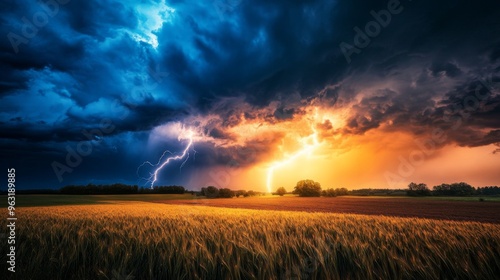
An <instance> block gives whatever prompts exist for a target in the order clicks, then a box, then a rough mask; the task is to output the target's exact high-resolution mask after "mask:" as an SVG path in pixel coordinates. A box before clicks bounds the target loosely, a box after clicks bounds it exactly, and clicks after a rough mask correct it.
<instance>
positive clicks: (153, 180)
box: [137, 131, 196, 188]
mask: <svg viewBox="0 0 500 280" xmlns="http://www.w3.org/2000/svg"><path fill="white" fill-rule="evenodd" d="M187 138H188V139H189V141H188V143H187V145H186V148H184V150H183V151H182V153H181V154H180V155H176V156H174V155H173V153H172V152H170V151H168V150H167V151H165V152H163V154H162V155H161V157H160V159H159V160H158V163H156V164H152V163H151V162H149V161H146V162H144V163H143V164H141V165H140V166H139V167H138V168H137V172H138V171H139V169H140V168H141V167H142V166H144V165H150V166H152V167H157V168H156V169H155V171H154V172H153V173H151V176H150V177H149V178H144V179H146V180H147V182H151V188H153V186H154V184H155V183H156V181H157V180H158V173H159V172H160V171H161V170H162V169H163V167H165V166H166V165H168V164H169V163H170V162H171V161H174V160H180V159H184V161H183V162H182V164H181V166H180V168H181V169H182V167H183V166H184V164H186V162H187V160H188V159H189V149H190V148H191V147H192V146H193V142H194V140H193V132H192V131H189V132H188V135H187ZM195 152H196V151H195ZM167 153H169V154H171V155H172V156H170V157H168V158H166V159H165V160H163V158H164V157H165V155H166V154H167Z"/></svg>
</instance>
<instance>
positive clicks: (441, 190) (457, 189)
mask: <svg viewBox="0 0 500 280" xmlns="http://www.w3.org/2000/svg"><path fill="white" fill-rule="evenodd" d="M475 193H476V189H475V188H474V187H473V186H471V185H469V184H467V183H464V182H460V183H453V184H441V185H438V186H434V187H433V194H434V195H446V196H469V195H474V194H475Z"/></svg>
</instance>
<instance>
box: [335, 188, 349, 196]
mask: <svg viewBox="0 0 500 280" xmlns="http://www.w3.org/2000/svg"><path fill="white" fill-rule="evenodd" d="M335 194H336V195H337V196H342V195H348V194H349V190H348V189H346V188H337V189H335Z"/></svg>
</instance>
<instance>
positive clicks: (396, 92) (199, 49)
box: [0, 0, 500, 187]
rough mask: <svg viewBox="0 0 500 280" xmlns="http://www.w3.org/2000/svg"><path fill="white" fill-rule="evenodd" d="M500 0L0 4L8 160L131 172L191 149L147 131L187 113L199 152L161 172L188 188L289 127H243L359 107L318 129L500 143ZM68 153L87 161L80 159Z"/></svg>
mask: <svg viewBox="0 0 500 280" xmlns="http://www.w3.org/2000/svg"><path fill="white" fill-rule="evenodd" d="M499 8H500V4H499V3H498V1H480V2H471V1H444V2H443V1H440V2H439V3H436V2H435V1H396V0H390V1H369V3H368V2H367V1H358V0H356V1H313V0H310V1H263V0H258V1H245V0H220V1H219V0H217V1H213V2H210V1H209V2H204V1H201V2H200V1H188V2H185V1H153V0H151V1H125V2H122V1H63V0H49V1H41V2H37V1H29V0H24V1H3V2H2V3H1V4H0V11H1V12H0V18H1V22H2V25H1V27H0V31H1V32H0V33H1V35H2V38H3V39H2V40H0V57H1V63H0V70H1V72H2V75H1V77H0V107H1V111H0V131H1V135H0V154H1V158H2V163H1V164H2V167H8V166H14V167H16V168H17V169H19V170H20V171H19V174H20V175H19V176H20V180H22V181H24V186H26V187H57V186H61V185H65V184H70V183H87V182H89V181H91V182H115V181H121V182H127V183H135V182H138V176H137V175H136V173H135V171H136V168H137V166H139V165H140V163H141V162H142V161H145V160H150V159H155V158H158V157H159V155H161V153H162V151H163V149H165V147H167V148H169V149H170V150H173V149H176V148H177V149H178V148H181V149H182V143H181V142H179V141H178V139H177V137H176V135H167V136H165V137H164V138H159V140H158V141H156V142H154V141H152V140H151V139H152V136H151V135H155V132H158V131H161V129H159V128H161V127H162V126H165V125H168V124H173V123H184V124H185V126H186V127H187V126H190V127H195V128H196V129H197V131H201V132H202V134H203V135H204V138H203V139H200V142H199V143H198V144H197V147H198V148H197V151H198V152H197V154H196V160H192V161H190V164H187V165H185V166H184V167H183V169H182V171H181V172H173V175H171V176H173V178H171V180H170V181H168V182H165V183H177V184H183V183H185V182H187V181H188V180H186V179H183V178H184V177H185V174H186V173H187V174H189V170H190V168H191V169H193V170H195V169H196V170H197V169H203V168H205V167H210V166H214V165H227V164H228V163H229V162H235V163H237V165H238V166H247V165H248V166H249V165H252V164H254V163H257V162H259V161H260V160H263V159H264V158H265V157H266V156H265V155H267V154H268V153H270V152H272V151H273V143H278V142H280V141H281V140H282V139H283V137H285V135H286V134H287V132H286V131H285V130H283V129H275V130H272V129H270V130H269V131H266V132H265V133H260V134H258V133H255V135H254V136H251V134H250V136H248V135H246V136H245V137H246V138H247V139H246V140H243V139H242V135H243V134H242V132H239V130H238V129H237V128H238V126H241V125H243V124H245V123H249V122H252V121H253V122H256V123H259V122H260V123H261V124H263V125H264V126H266V125H269V126H273V125H275V126H276V127H281V124H283V126H286V123H290V122H291V121H297V120H300V119H305V118H307V116H308V114H309V112H310V110H309V109H310V108H311V107H319V108H323V109H325V110H331V111H339V110H343V109H347V113H346V116H345V125H344V126H343V127H340V128H335V127H334V126H332V123H331V122H330V121H328V122H326V121H325V122H322V123H319V124H318V126H317V127H318V129H321V130H322V131H323V132H322V135H323V136H324V137H328V135H331V136H334V135H339V134H341V135H363V134H365V133H366V132H368V131H372V130H380V131H382V132H383V131H387V132H390V131H405V132H408V133H413V134H415V135H426V134H431V133H432V131H433V130H434V129H436V128H439V129H442V130H444V131H446V135H447V139H446V142H444V143H442V145H446V144H449V143H453V144H458V145H460V146H470V147H476V146H482V145H489V144H497V145H498V143H500V121H499V120H500V118H499V117H500V95H499V90H498V85H499V82H500V38H499V37H498V36H495V34H498V33H499V32H500V22H499V21H498V18H499V16H500V9H499ZM342 46H344V47H342ZM345 46H348V47H347V48H346V47H345ZM207 120H210V121H207ZM288 129H290V128H288ZM297 133H298V134H301V133H302V132H297ZM303 133H306V132H303ZM257 134H258V135H257ZM159 135H162V134H161V133H160V134H159ZM82 143H85V144H82ZM85 147H87V150H85ZM89 147H90V148H89ZM78 149H80V150H78ZM245 149H247V150H249V151H251V153H252V155H253V156H252V157H248V155H247V154H246V153H242V152H241V151H245ZM89 150H90V152H88V155H87V153H86V152H87V151H89ZM72 151H73V152H76V153H77V154H79V155H80V158H81V160H80V162H78V163H75V164H74V166H70V165H68V164H67V162H68V159H69V160H70V161H71V160H74V161H75V162H76V161H77V160H76V159H74V158H72V157H71V156H68V155H71V154H72V153H73V152H72ZM82 151H83V153H80V152H82ZM82 155H83V156H82ZM54 162H60V163H61V164H63V165H65V166H66V167H67V168H68V169H63V170H66V172H64V173H61V172H62V171H61V169H60V168H59V169H58V170H59V172H60V175H61V174H63V176H57V173H58V172H54ZM178 167H179V166H175V167H173V168H178ZM56 170H57V169H56ZM69 170H71V172H70V171H69ZM139 182H140V180H139ZM193 187H197V186H193Z"/></svg>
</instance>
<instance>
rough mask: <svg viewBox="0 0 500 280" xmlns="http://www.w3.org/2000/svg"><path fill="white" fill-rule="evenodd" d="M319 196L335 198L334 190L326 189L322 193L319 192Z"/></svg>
mask: <svg viewBox="0 0 500 280" xmlns="http://www.w3.org/2000/svg"><path fill="white" fill-rule="evenodd" d="M321 195H322V196H326V197H335V196H337V192H335V190H334V189H331V188H330V189H326V190H324V191H322V192H321Z"/></svg>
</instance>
